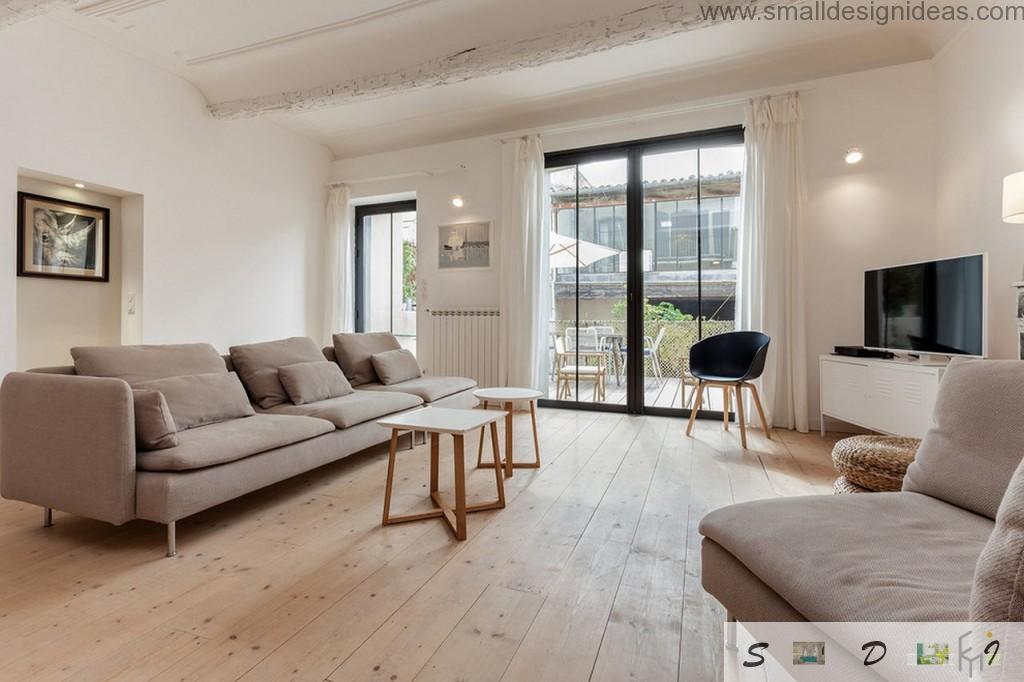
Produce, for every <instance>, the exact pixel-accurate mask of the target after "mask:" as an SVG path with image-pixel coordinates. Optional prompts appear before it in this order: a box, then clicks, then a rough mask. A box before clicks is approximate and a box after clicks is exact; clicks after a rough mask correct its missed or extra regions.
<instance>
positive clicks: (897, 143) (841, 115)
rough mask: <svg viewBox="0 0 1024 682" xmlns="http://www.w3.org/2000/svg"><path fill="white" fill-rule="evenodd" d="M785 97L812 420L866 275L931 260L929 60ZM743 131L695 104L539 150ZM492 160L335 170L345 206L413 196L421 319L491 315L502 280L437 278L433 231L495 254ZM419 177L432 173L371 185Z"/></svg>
mask: <svg viewBox="0 0 1024 682" xmlns="http://www.w3.org/2000/svg"><path fill="white" fill-rule="evenodd" d="M794 87H799V88H800V89H801V90H802V91H803V93H804V94H803V95H802V98H803V103H804V109H805V114H806V122H805V128H804V130H805V149H806V151H805V157H806V162H807V177H808V188H807V189H808V197H809V204H808V220H807V226H808V238H807V247H808V248H807V290H808V360H807V362H808V367H809V372H808V376H809V382H810V384H811V386H810V390H811V404H812V406H813V407H812V413H813V414H812V418H813V419H814V420H815V421H816V420H817V381H818V371H817V357H818V355H819V354H820V353H824V352H827V351H828V350H830V349H831V348H832V346H834V345H836V344H857V343H861V341H862V317H861V310H862V296H863V294H862V288H863V283H862V277H863V270H864V268H866V267H871V266H878V265H885V264H889V263H898V262H902V261H906V260H914V259H917V258H926V257H929V256H931V255H932V254H933V253H934V250H935V245H934V243H935V236H934V210H933V207H934V199H935V195H934V170H933V166H934V159H933V154H932V150H933V148H934V132H935V122H934V111H933V109H934V97H933V91H932V80H931V65H930V63H928V62H918V63H913V64H906V65H901V66H895V67H888V68H884V69H877V70H872V71H866V72H861V73H855V74H850V75H844V76H837V77H834V78H827V79H822V80H818V81H813V82H810V83H803V84H797V85H794ZM784 89H785V88H780V90H784ZM681 99H683V98H682V97H681ZM731 99H733V100H735V99H736V98H731ZM677 108H678V107H677ZM742 122H743V110H742V106H741V105H739V104H735V103H734V104H730V105H726V106H717V107H705V106H703V103H701V105H700V106H695V108H694V110H693V111H690V112H688V113H681V114H680V113H676V114H672V115H667V116H661V117H650V116H642V117H638V118H637V119H636V120H634V121H632V122H625V123H623V122H618V123H614V124H611V125H605V126H591V125H588V126H585V127H581V128H580V129H578V130H575V131H567V132H561V133H558V134H547V135H544V136H543V141H544V147H545V149H546V150H547V151H556V150H560V149H570V148H576V147H584V146H589V145H596V144H603V143H608V142H615V141H622V140H630V139H640V138H645V137H654V136H658V135H667V134H673V133H683V132H688V131H697V130H705V129H709V128H715V127H720V126H726V125H734V124H738V123H742ZM849 146H859V147H861V148H862V149H863V150H864V152H865V155H866V156H865V160H864V162H863V163H862V164H861V165H859V166H856V167H850V166H847V165H846V164H845V163H844V161H843V156H844V153H845V150H846V148H847V147H849ZM500 156H501V154H500V141H498V140H496V139H493V138H476V139H471V140H463V141H459V142H453V143H448V144H440V145H432V146H429V147H420V148H415V149H409V150H405V151H400V152H388V153H385V154H378V155H372V156H365V157H360V158H354V159H343V160H339V161H336V162H335V163H334V168H333V179H334V180H336V181H351V180H356V181H357V182H355V183H353V184H352V190H353V195H354V196H358V197H366V196H375V195H384V194H391V193H400V192H415V194H416V198H417V202H418V207H419V211H420V213H419V234H420V242H419V246H420V248H419V254H420V260H419V263H420V265H419V268H420V272H419V275H420V278H421V290H420V291H421V298H420V301H419V307H420V310H421V311H423V310H424V309H425V308H427V307H438V308H440V307H445V306H487V305H490V306H495V305H497V303H498V293H497V292H498V283H499V281H500V280H499V277H500V273H499V272H497V271H496V270H495V271H492V272H484V273H481V272H473V273H438V272H437V270H436V262H435V261H436V248H437V241H436V226H437V225H438V224H440V223H442V222H451V221H454V220H456V219H458V220H492V221H494V222H495V235H496V236H497V238H498V239H497V241H498V244H497V245H496V249H500V248H501V244H500V235H501V232H502V229H501V225H500V224H498V218H499V216H500V212H501V210H500V209H501V206H500V204H501V187H500ZM423 171H433V174H432V175H405V177H394V178H393V179H386V180H379V179H378V180H373V178H381V177H382V176H401V175H403V174H413V173H417V172H423ZM367 179H370V181H364V180H367ZM456 194H458V195H462V196H463V197H464V198H465V200H466V206H465V208H463V209H461V210H459V209H455V208H453V207H452V206H451V204H450V199H451V197H452V196H454V195H456ZM496 256H497V252H495V257H496ZM424 284H425V285H426V286H423V285H424ZM426 324H427V322H426V320H425V319H424V318H423V317H422V313H421V320H420V330H421V333H423V332H424V331H425V330H427V329H429V327H428V326H426ZM423 357H429V355H424V356H423Z"/></svg>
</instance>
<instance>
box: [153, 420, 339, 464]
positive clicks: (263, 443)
mask: <svg viewBox="0 0 1024 682" xmlns="http://www.w3.org/2000/svg"><path fill="white" fill-rule="evenodd" d="M331 431H334V426H333V425H332V424H331V423H330V422H326V421H324V420H323V419H313V418H311V417H284V416H277V415H269V414H258V415H256V416H253V417H249V418H248V419H232V420H231V421H226V422H220V423H218V424H208V425H206V426H200V427H199V428H195V429H190V430H188V431H183V432H181V433H179V434H178V445H177V446H176V447H173V448H168V449H166V450H153V451H151V452H140V453H139V455H138V458H137V465H138V468H139V469H143V470H145V471H187V470H189V469H201V468H203V467H209V466H214V465H217V464H225V463H227V462H233V461H235V460H238V459H242V458H244V457H248V456H250V455H256V454H259V453H261V452H267V451H268V450H273V449H275V448H280V447H284V446H285V445H291V444H292V443H298V442H299V441H303V440H308V439H310V438H315V437H317V436H320V435H323V434H325V433H330V432H331Z"/></svg>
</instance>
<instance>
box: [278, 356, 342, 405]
mask: <svg viewBox="0 0 1024 682" xmlns="http://www.w3.org/2000/svg"><path fill="white" fill-rule="evenodd" d="M277 375H278V378H279V379H280V380H281V385H282V386H284V390H285V391H287V392H288V397H289V398H291V399H292V402H293V403H295V404H296V405H303V404H305V403H315V402H317V401H318V400H327V399H328V398H340V397H341V396H343V395H348V394H349V393H351V392H352V386H351V385H350V384H349V383H348V379H346V378H345V374H344V373H343V372H342V371H341V368H340V367H338V365H337V363H334V362H329V361H327V360H320V361H317V362H299V363H296V364H294V365H285V366H284V367H282V368H280V369H279V370H278V371H277Z"/></svg>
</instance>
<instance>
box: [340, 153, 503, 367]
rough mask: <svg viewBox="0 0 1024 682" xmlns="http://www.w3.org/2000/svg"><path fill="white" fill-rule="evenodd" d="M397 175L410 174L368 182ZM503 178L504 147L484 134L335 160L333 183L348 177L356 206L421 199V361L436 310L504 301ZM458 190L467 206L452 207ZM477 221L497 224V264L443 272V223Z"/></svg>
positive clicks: (418, 243)
mask: <svg viewBox="0 0 1024 682" xmlns="http://www.w3.org/2000/svg"><path fill="white" fill-rule="evenodd" d="M396 174H403V175H404V177H396V178H393V179H379V180H372V181H369V182H366V181H364V180H366V179H370V178H381V177H383V176H392V175H396ZM500 175H501V149H500V144H499V142H497V141H496V140H491V139H486V138H478V139H473V140H465V141H460V142H452V143H447V144H441V145H432V146H429V147H418V148H415V149H409V150H404V151H400V152H387V153H384V154H377V155H373V156H366V157H360V158H353V159H344V160H340V161H335V162H334V167H333V171H332V178H333V180H334V181H345V182H348V183H349V184H350V186H351V196H352V200H353V201H354V202H356V203H359V202H365V201H366V200H367V198H368V197H374V198H380V199H381V200H384V201H393V200H395V199H397V198H402V199H408V198H415V199H416V290H417V301H416V317H417V333H418V334H419V337H418V338H417V340H416V346H417V351H416V352H417V355H418V356H419V358H420V359H421V362H426V359H427V358H430V357H431V352H432V346H431V344H430V337H429V334H428V333H427V330H429V329H430V313H429V310H430V309H431V308H438V309H440V308H444V307H470V308H496V307H497V306H498V283H499V281H500V280H499V272H498V268H497V263H498V253H499V252H498V249H500V248H501V243H500V242H501V234H500V232H501V230H500V225H499V224H498V218H499V216H500V213H501V186H500V182H499V178H500ZM353 181H354V182H353ZM455 195H461V196H462V197H463V198H464V200H465V205H464V206H463V207H462V208H455V207H454V206H452V203H451V199H452V197H453V196H455ZM473 221H491V222H492V246H491V263H492V266H491V269H490V270H474V271H472V272H451V271H443V272H442V271H440V270H439V269H438V263H437V236H438V230H437V228H438V226H439V225H445V224H448V223H459V222H473Z"/></svg>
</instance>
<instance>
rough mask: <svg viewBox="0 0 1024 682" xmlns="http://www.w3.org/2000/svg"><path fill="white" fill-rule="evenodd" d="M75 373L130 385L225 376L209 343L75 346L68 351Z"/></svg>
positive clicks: (225, 368) (222, 361)
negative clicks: (204, 376)
mask: <svg viewBox="0 0 1024 682" xmlns="http://www.w3.org/2000/svg"><path fill="white" fill-rule="evenodd" d="M71 357H72V358H74V360H75V373H76V374H81V375H83V376H90V377H117V378H118V379H124V380H125V381H127V382H128V383H129V384H131V385H133V386H134V385H135V384H137V383H139V382H141V381H150V380H152V379H163V378H166V377H176V376H183V375H186V374H210V373H213V372H219V373H221V374H226V373H227V371H228V369H227V366H225V364H224V359H223V358H221V356H220V355H218V354H217V350H216V349H215V348H214V347H213V346H211V345H210V344H208V343H183V344H169V345H162V346H76V347H74V348H72V349H71Z"/></svg>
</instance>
